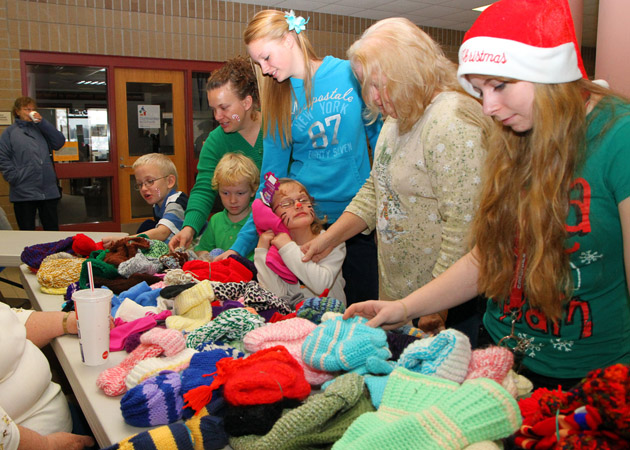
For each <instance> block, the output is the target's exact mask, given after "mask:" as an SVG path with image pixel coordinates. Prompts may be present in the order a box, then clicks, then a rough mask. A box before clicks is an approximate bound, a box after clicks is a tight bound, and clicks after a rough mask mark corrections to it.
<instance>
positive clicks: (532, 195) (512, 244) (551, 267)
mask: <svg viewBox="0 0 630 450" xmlns="http://www.w3.org/2000/svg"><path fill="white" fill-rule="evenodd" d="M493 78H495V79H498V80H501V81H505V82H514V81H515V80H511V79H503V78H497V77H493ZM592 93H594V94H599V95H607V94H610V91H609V90H606V89H604V88H601V87H599V86H596V85H594V84H593V83H592V82H589V81H587V80H578V81H574V82H570V83H560V84H536V83H535V93H534V104H533V112H532V116H533V122H534V123H533V127H532V129H531V130H530V131H528V132H525V133H516V132H514V131H512V130H511V129H510V128H508V127H503V126H501V125H499V124H497V125H496V126H495V128H494V132H493V133H492V134H491V136H490V142H489V145H488V154H487V156H486V163H485V166H484V174H483V177H482V178H483V183H482V189H481V194H480V195H481V201H480V204H479V209H478V210H477V214H476V216H475V221H474V226H473V232H474V236H475V241H476V245H477V248H478V254H477V255H476V256H477V257H478V263H479V279H478V288H479V292H482V293H484V294H485V295H486V296H487V297H491V298H493V299H496V300H501V299H507V298H508V297H509V295H510V291H511V288H512V283H513V282H514V279H515V266H516V255H523V254H524V255H526V263H525V270H524V273H523V278H522V281H523V289H524V293H525V296H526V298H527V299H528V302H529V304H530V306H531V307H533V308H536V309H539V310H540V311H542V312H543V313H544V314H545V315H546V316H547V317H548V318H550V319H552V320H557V319H559V318H560V317H561V315H562V307H563V303H564V302H566V301H568V300H569V299H570V298H571V294H572V290H573V282H572V279H571V271H570V266H569V254H568V253H567V251H566V249H565V247H564V245H565V240H566V238H567V231H566V226H565V224H566V219H567V216H568V213H569V200H570V198H569V194H570V190H571V183H572V181H573V178H574V174H575V172H576V169H577V168H579V166H580V164H581V163H582V162H583V159H584V155H585V139H586V128H587V125H588V124H587V121H586V108H585V99H586V97H588V95H590V94H592ZM608 99H610V97H608ZM602 101H607V98H604V99H603V100H602ZM589 120H592V119H591V118H589Z"/></svg>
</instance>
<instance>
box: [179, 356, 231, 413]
mask: <svg viewBox="0 0 630 450" xmlns="http://www.w3.org/2000/svg"><path fill="white" fill-rule="evenodd" d="M232 357H236V358H239V357H243V354H242V353H240V354H238V352H231V351H227V350H223V349H220V348H217V349H214V350H209V351H205V352H199V353H195V355H194V356H193V357H192V358H191V359H190V365H189V366H188V368H187V369H185V370H184V371H183V372H182V396H183V395H184V394H186V393H187V392H189V391H191V390H193V389H195V388H198V387H199V386H210V385H211V384H212V382H213V381H214V377H215V376H216V372H217V362H219V361H220V360H222V359H223V358H232ZM218 397H221V396H220V395H219V396H217V395H214V396H213V400H216V398H218ZM193 414H194V410H193V409H192V408H190V407H187V408H184V412H183V417H184V418H185V419H187V418H189V417H192V415H193Z"/></svg>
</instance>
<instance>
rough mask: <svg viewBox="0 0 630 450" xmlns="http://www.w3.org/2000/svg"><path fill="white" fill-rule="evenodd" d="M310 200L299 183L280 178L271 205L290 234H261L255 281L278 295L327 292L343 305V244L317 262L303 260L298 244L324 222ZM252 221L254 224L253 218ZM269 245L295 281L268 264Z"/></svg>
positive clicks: (312, 235)
mask: <svg viewBox="0 0 630 450" xmlns="http://www.w3.org/2000/svg"><path fill="white" fill-rule="evenodd" d="M313 202H314V200H313V198H312V197H311V196H310V195H309V193H308V192H307V190H306V188H305V187H304V185H302V183H300V182H298V181H296V180H292V179H290V178H281V179H280V180H279V185H278V190H277V191H276V192H275V193H274V195H273V199H272V201H271V205H270V206H271V209H272V211H273V212H274V213H275V214H276V215H277V216H278V217H279V218H280V220H281V221H282V223H283V224H284V225H285V226H286V228H287V229H288V230H289V234H287V233H282V232H280V233H277V234H276V233H275V232H274V231H272V230H266V231H263V232H261V233H260V237H259V239H258V245H257V247H256V250H255V253H254V263H255V265H256V269H257V270H258V281H259V283H260V285H261V286H262V287H264V288H265V289H267V290H269V291H271V292H273V293H274V294H276V295H277V296H279V297H281V296H285V295H294V294H298V293H300V294H302V295H304V297H305V298H308V297H320V296H326V295H327V296H330V297H334V298H336V299H338V300H341V301H342V302H343V303H344V304H345V303H346V295H345V293H344V291H343V288H344V285H345V280H344V278H343V275H342V274H341V266H342V265H343V261H344V259H345V257H346V246H345V243H341V244H339V245H338V246H337V247H335V248H334V249H333V251H332V252H330V254H329V255H328V256H326V257H325V258H323V259H322V260H321V261H319V262H317V263H315V262H313V261H309V262H302V256H303V254H302V251H301V250H300V246H301V245H303V244H305V243H307V242H308V241H310V240H311V239H314V238H315V237H316V236H317V235H319V233H321V232H322V231H323V225H324V222H323V221H322V220H321V219H319V218H318V217H317V215H316V214H315V211H314V209H313ZM254 222H255V223H256V217H254ZM270 246H274V247H276V248H277V249H278V253H279V254H280V257H281V258H282V261H283V262H284V264H285V265H286V267H287V268H288V269H289V270H290V271H291V272H293V274H294V275H295V277H297V283H288V282H286V281H285V280H284V279H283V278H282V277H280V276H279V275H278V274H276V272H274V271H273V270H272V269H271V268H270V267H269V265H268V264H267V262H266V259H267V253H268V251H269V248H270Z"/></svg>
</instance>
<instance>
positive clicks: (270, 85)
mask: <svg viewBox="0 0 630 450" xmlns="http://www.w3.org/2000/svg"><path fill="white" fill-rule="evenodd" d="M284 15H285V13H284V12H282V11H276V10H272V9H266V10H263V11H260V12H258V13H256V15H255V16H254V18H253V19H252V20H251V21H250V22H249V24H248V25H247V28H246V29H245V32H244V33H243V38H244V39H245V45H249V44H250V43H251V42H253V41H255V40H258V39H268V40H280V39H282V38H284V37H285V36H286V35H287V34H289V33H291V36H292V37H293V38H294V39H295V40H296V42H297V43H298V45H299V46H300V49H301V50H302V54H303V56H304V70H305V72H304V73H305V74H306V76H305V78H304V92H306V104H307V107H308V108H310V107H311V106H312V99H311V90H312V85H313V82H312V76H313V74H312V73H311V72H312V71H311V64H310V63H311V61H316V60H319V59H320V58H319V57H318V56H317V54H316V53H315V50H314V49H313V46H312V45H311V42H310V41H309V40H308V37H307V36H306V31H302V32H300V34H297V33H296V32H295V31H293V30H291V31H289V24H288V23H287V20H286V18H285V17H284ZM256 76H257V78H258V87H259V89H260V98H261V111H262V119H263V123H265V130H264V135H265V136H266V135H267V134H268V133H269V132H270V133H271V135H272V136H274V137H275V136H276V132H277V133H278V135H279V136H280V139H281V142H282V146H283V147H287V146H289V145H290V144H291V142H292V137H291V107H292V104H293V88H292V86H291V80H289V79H287V80H284V81H283V82H281V83H279V82H277V81H276V80H275V79H273V78H271V77H267V76H264V75H263V73H262V71H261V70H260V66H259V65H257V64H256Z"/></svg>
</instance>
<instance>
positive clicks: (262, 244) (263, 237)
mask: <svg viewBox="0 0 630 450" xmlns="http://www.w3.org/2000/svg"><path fill="white" fill-rule="evenodd" d="M274 237H275V234H273V231H271V230H267V231H265V232H264V233H261V234H260V237H259V238H258V246H257V248H266V249H269V246H270V245H271V240H272V239H273V238H274Z"/></svg>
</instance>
